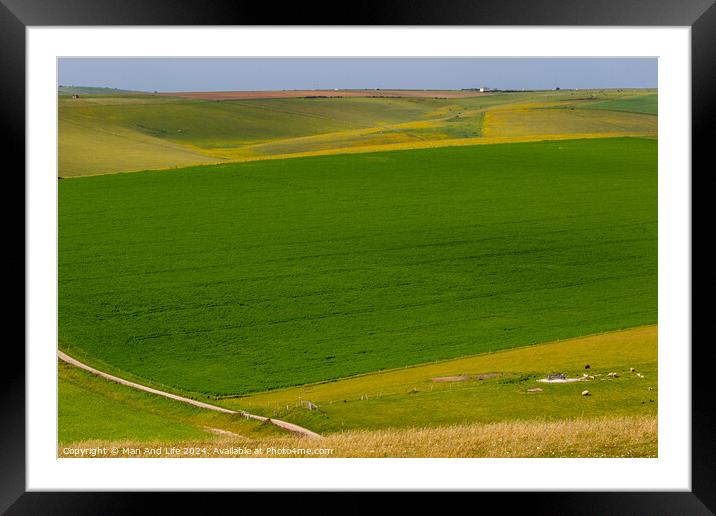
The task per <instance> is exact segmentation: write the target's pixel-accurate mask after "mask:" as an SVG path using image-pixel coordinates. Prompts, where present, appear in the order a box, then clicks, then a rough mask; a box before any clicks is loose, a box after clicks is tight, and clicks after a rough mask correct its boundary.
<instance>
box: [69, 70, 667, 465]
mask: <svg viewBox="0 0 716 516" xmlns="http://www.w3.org/2000/svg"><path fill="white" fill-rule="evenodd" d="M57 70H58V73H57V131H58V135H57V136H58V161H57V196H58V197H57V198H58V228H57V231H58V249H57V263H58V270H57V273H58V314H57V317H58V320H57V325H58V342H57V375H58V376H57V392H58V396H57V456H58V457H60V458H67V459H69V458H126V457H141V458H155V457H156V458H177V459H180V458H184V459H189V458H324V459H326V458H341V457H347V458H356V459H358V458H515V457H522V458H567V457H569V458H601V457H618V458H642V457H657V456H658V428H657V420H658V401H659V399H658V325H657V322H658V311H657V307H658V282H657V279H658V267H657V264H658V255H657V243H658V240H657V235H658V209H657V208H658V202H657V201H658V195H657V194H658V159H657V158H658V84H657V77H658V61H657V59H655V58H623V57H620V58H608V57H603V58H486V57H479V58H478V57H475V58H451V57H444V58H427V57H426V58H398V57H393V58H378V57H376V58H368V57H366V58H348V57H346V58H320V57H315V58H314V57H302V58H245V57H243V58H238V57H237V58H208V57H207V58H81V57H72V58H70V57H67V58H60V59H58V61H57ZM665 91H666V90H665Z"/></svg>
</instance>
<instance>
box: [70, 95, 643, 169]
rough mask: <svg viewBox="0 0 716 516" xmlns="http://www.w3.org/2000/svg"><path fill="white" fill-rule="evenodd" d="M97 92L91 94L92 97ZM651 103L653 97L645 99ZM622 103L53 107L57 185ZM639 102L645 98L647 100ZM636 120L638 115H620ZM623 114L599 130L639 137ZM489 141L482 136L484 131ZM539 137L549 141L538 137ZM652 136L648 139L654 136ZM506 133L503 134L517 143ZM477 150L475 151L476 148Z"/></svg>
mask: <svg viewBox="0 0 716 516" xmlns="http://www.w3.org/2000/svg"><path fill="white" fill-rule="evenodd" d="M101 91H103V90H101V89H98V90H97V92H101ZM651 92H652V93H651V96H652V97H653V98H654V99H655V98H656V94H655V93H653V90H651ZM577 94H578V95H580V96H584V95H587V96H588V98H590V99H592V100H589V101H584V102H581V101H580V102H578V103H579V105H582V104H584V105H588V104H594V105H595V106H596V105H598V104H600V103H607V104H609V103H612V104H609V105H615V106H617V107H615V108H614V109H617V108H618V104H619V103H620V102H623V103H625V105H627V107H628V106H631V104H629V103H630V102H632V103H633V102H639V100H638V99H640V98H642V97H640V95H644V94H645V92H643V91H636V90H629V91H625V92H614V91H608V92H602V93H599V92H596V91H595V92H557V91H543V92H524V93H498V94H492V95H489V96H483V97H471V98H459V99H433V98H312V99H308V98H290V99H254V100H230V101H229V100H227V101H209V100H198V99H187V98H179V97H171V96H162V95H152V94H145V93H139V92H135V93H122V92H114V93H113V94H107V95H100V94H82V95H81V97H80V98H79V99H71V98H68V97H67V96H66V95H61V96H60V97H59V99H58V124H59V163H58V175H59V176H60V177H75V176H85V175H96V174H106V173H116V172H123V171H137V170H147V169H158V168H174V167H182V166H190V165H196V164H208V163H217V162H222V161H241V160H250V159H255V158H271V157H275V156H282V155H287V154H302V153H303V154H305V153H316V152H330V153H342V152H345V151H346V150H349V151H350V150H361V149H363V150H369V151H371V150H379V149H376V148H375V147H377V146H385V145H399V146H403V147H405V148H414V147H420V146H426V145H429V144H430V143H431V142H440V143H442V144H444V143H445V142H449V141H450V140H459V139H464V138H479V137H481V136H484V134H483V129H485V128H484V127H483V122H484V113H485V112H486V111H487V112H489V111H490V110H492V109H496V108H500V107H501V106H505V105H510V104H515V105H521V106H523V107H524V106H527V108H526V110H527V111H529V110H534V108H539V106H540V105H542V104H545V103H546V104H550V105H553V104H555V103H560V104H564V105H565V106H566V105H572V104H574V102H576V100H575V99H577V98H581V97H577V96H575V95H577ZM646 95H647V96H649V94H648V91H647V92H646ZM609 109H611V108H609ZM629 110H635V111H638V110H639V108H638V107H632V108H629V109H626V111H629ZM633 115H634V120H631V119H630V117H629V113H622V114H621V118H620V120H619V123H618V124H617V125H616V126H615V125H613V124H612V125H610V124H606V125H605V124H601V125H598V128H600V130H603V131H604V132H605V134H604V136H608V135H609V134H608V133H609V132H614V131H615V130H621V131H624V130H630V131H632V134H638V135H644V133H645V127H644V124H643V123H642V122H640V121H639V119H638V116H637V113H634V114H633ZM528 125H529V126H530V127H528V128H527V129H525V128H520V129H519V130H518V131H517V132H516V136H521V135H524V134H527V135H534V134H549V133H563V132H578V133H580V132H581V133H593V132H595V131H594V124H593V123H588V122H586V123H585V121H584V120H581V119H579V118H575V117H574V116H571V117H570V116H568V117H567V118H566V119H558V120H556V121H553V123H551V124H550V125H549V127H545V128H544V130H543V129H542V128H541V124H540V123H539V121H537V122H536V123H530V124H528ZM486 129H487V130H488V132H489V130H490V127H487V128H486ZM545 130H546V131H547V133H545ZM652 132H653V131H652ZM512 133H514V131H513V132H511V133H510V134H511V135H513V136H515V134H512ZM476 143H477V142H476Z"/></svg>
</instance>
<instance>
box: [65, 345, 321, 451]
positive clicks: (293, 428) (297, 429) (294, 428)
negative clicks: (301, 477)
mask: <svg viewBox="0 0 716 516" xmlns="http://www.w3.org/2000/svg"><path fill="white" fill-rule="evenodd" d="M57 357H58V358H59V359H60V360H62V361H63V362H67V363H68V364H71V365H73V366H75V367H79V368H80V369H84V370H85V371H88V372H90V373H92V374H94V375H96V376H101V377H102V378H104V379H106V380H109V381H111V382H115V383H119V384H121V385H126V386H127V387H131V388H133V389H138V390H140V391H144V392H149V393H151V394H156V395H158V396H164V397H165V398H170V399H172V400H176V401H181V402H182V403H188V404H189V405H194V406H195V407H199V408H203V409H207V410H214V411H216V412H223V413H225V414H240V415H242V416H244V417H245V418H246V419H255V420H257V421H267V422H268V423H270V424H272V425H275V426H277V427H279V428H283V429H284V430H288V431H289V432H293V433H295V434H299V435H303V436H305V437H312V438H320V437H321V435H320V434H317V433H316V432H312V431H311V430H309V429H308V428H303V427H302V426H298V425H294V424H293V423H289V422H288V421H281V420H280V419H272V418H268V417H264V416H257V415H256V414H249V413H248V412H243V411H236V410H231V409H227V408H224V407H218V406H216V405H211V404H209V403H204V402H202V401H197V400H193V399H191V398H185V397H184V396H179V395H177V394H172V393H170V392H165V391H160V390H159V389H154V388H152V387H148V386H146V385H142V384H139V383H135V382H130V381H129V380H125V379H123V378H120V377H118V376H114V375H111V374H109V373H105V372H103V371H100V370H99V369H95V368H94V367H91V366H88V365H87V364H85V363H83V362H80V361H79V360H77V359H76V358H73V357H71V356H69V355H68V354H67V353H64V352H63V351H60V350H57Z"/></svg>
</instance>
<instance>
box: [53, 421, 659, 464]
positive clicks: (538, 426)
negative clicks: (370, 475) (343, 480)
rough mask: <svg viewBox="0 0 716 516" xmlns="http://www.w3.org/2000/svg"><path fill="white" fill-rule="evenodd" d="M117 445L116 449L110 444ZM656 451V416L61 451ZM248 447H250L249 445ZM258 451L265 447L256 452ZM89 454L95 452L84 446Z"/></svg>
mask: <svg viewBox="0 0 716 516" xmlns="http://www.w3.org/2000/svg"><path fill="white" fill-rule="evenodd" d="M113 449H114V450H116V452H115V453H116V454H115V453H113V452H112V450H113ZM82 450H94V451H95V452H97V451H98V450H103V452H99V454H97V455H96V456H98V457H105V458H106V457H132V456H137V457H204V458H207V457H249V458H259V457H269V458H270V457H278V458H286V457H323V458H326V457H560V458H561V457H656V456H657V454H658V446H657V418H656V416H637V417H616V418H614V417H606V418H596V419H577V420H563V421H551V422H540V421H513V422H501V423H490V424H464V425H452V426H446V427H437V428H415V429H412V428H411V429H385V430H373V431H367V430H360V431H346V432H338V433H335V434H330V435H328V436H326V437H324V438H323V439H318V440H316V439H308V438H304V437H293V436H287V437H283V438H261V439H247V438H242V437H227V436H220V437H216V438H215V439H213V440H207V441H206V442H201V443H177V444H176V445H174V446H171V445H168V444H167V443H162V444H157V445H156V446H153V445H151V444H147V443H132V442H126V441H123V442H109V441H84V442H77V443H72V445H67V444H64V445H63V444H60V446H59V447H58V456H59V457H79V456H81V455H80V453H81V452H82ZM247 450H250V453H248V452H247ZM256 450H261V452H260V453H257V452H256ZM83 456H85V457H88V456H92V455H89V454H88V453H85V454H84V455H83Z"/></svg>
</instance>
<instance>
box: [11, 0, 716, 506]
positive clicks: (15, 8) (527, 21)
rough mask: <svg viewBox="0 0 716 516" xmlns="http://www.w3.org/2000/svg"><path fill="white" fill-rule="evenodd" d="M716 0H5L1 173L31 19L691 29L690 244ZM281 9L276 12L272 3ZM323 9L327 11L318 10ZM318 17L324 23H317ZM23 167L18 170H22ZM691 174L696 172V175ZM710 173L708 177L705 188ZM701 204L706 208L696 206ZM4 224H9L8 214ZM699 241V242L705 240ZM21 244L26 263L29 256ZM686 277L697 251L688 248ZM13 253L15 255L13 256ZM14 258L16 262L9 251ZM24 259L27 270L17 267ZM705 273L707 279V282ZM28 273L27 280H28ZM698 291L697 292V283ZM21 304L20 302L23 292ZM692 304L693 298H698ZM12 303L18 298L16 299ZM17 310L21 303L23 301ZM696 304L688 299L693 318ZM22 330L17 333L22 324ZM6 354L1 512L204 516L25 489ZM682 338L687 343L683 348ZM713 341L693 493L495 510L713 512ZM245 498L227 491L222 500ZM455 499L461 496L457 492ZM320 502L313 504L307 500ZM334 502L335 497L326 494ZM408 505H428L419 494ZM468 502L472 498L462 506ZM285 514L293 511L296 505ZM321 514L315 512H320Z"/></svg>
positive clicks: (714, 50)
mask: <svg viewBox="0 0 716 516" xmlns="http://www.w3.org/2000/svg"><path fill="white" fill-rule="evenodd" d="M713 4H714V0H531V1H521V0H503V1H501V2H499V3H498V2H494V3H491V2H476V1H471V0H452V1H449V2H438V1H432V2H430V1H428V0H392V1H387V0H386V1H384V2H379V1H364V2H361V3H358V4H351V5H352V7H350V8H349V7H347V6H342V5H339V6H338V7H337V6H336V4H335V3H333V4H329V3H328V2H310V3H283V4H269V3H256V2H247V1H241V0H239V1H231V0H215V1H213V2H208V1H201V0H188V1H187V0H184V1H179V0H124V1H122V2H116V1H111V0H0V112H1V113H2V124H0V127H1V130H2V132H3V138H2V140H0V141H2V142H3V144H4V148H5V157H6V160H5V161H6V163H7V157H8V156H12V157H13V158H15V163H16V164H15V166H14V167H8V168H6V169H5V174H6V177H5V179H6V180H7V179H8V178H7V175H13V174H14V175H15V179H18V180H19V182H20V184H19V185H17V186H16V189H15V190H14V193H13V194H10V195H15V196H19V194H18V193H17V192H23V199H24V191H25V190H24V180H20V177H21V176H20V175H19V174H18V172H17V171H18V170H20V169H22V170H24V164H25V140H24V134H25V109H26V108H25V29H26V27H28V26H83V25H110V26H111V25H158V26H166V25H273V26H275V25H335V26H343V25H428V26H430V25H448V26H453V25H454V26H458V25H512V26H515V25H517V26H520V25H522V26H524V25H529V26H539V25H548V26H555V25H563V26H566V25H574V26H605V25H606V26H688V27H691V38H692V40H691V45H692V46H691V51H692V55H691V58H692V63H691V72H692V171H691V180H692V182H691V184H692V199H693V200H692V221H693V224H694V225H693V228H692V241H694V243H695V244H696V243H698V242H696V241H695V239H694V238H693V236H694V235H695V234H696V230H697V229H698V227H701V226H702V225H704V226H705V224H706V223H705V222H703V221H704V220H707V217H706V215H707V214H708V212H707V211H706V209H705V208H703V206H705V204H704V203H699V204H698V206H701V208H698V209H697V203H696V202H695V201H696V197H698V195H708V192H709V191H710V189H709V188H708V186H709V184H711V185H713V183H714V180H713V179H712V178H713V174H708V170H711V169H712V165H711V161H712V160H711V159H710V152H711V147H712V146H713V144H712V142H711V141H710V138H709V136H710V135H709V134H708V131H707V129H708V127H709V125H711V124H713V122H714V121H716V109H715V106H716V94H715V93H714V92H716V6H714V5H713ZM279 5H280V7H278V6H279ZM321 13H326V14H325V18H323V19H321V18H318V16H320V15H321ZM319 20H320V21H319ZM20 167H22V168H20ZM697 170H698V173H696V171H697ZM706 178H709V179H708V180H709V182H710V183H706V181H707V179H706ZM699 210H701V211H699ZM6 220H7V221H10V220H14V219H10V218H6ZM703 245H705V244H703ZM24 249H25V247H24V245H23V253H22V255H23V260H22V261H23V264H24V263H25V260H26V259H27V258H28V257H27V256H25V252H24ZM691 252H692V274H693V256H694V254H693V252H694V246H693V245H692V249H691ZM17 254H18V253H17V252H16V251H15V252H13V255H14V256H16V255H17ZM16 259H17V258H16ZM23 266H24V265H23ZM699 273H700V276H699V278H700V281H699V286H700V289H702V290H704V291H705V290H706V287H707V286H710V285H711V284H712V281H710V280H711V279H712V274H713V273H711V272H709V268H707V267H703V268H699ZM702 278H705V280H706V281H704V280H703V279H702ZM26 279H27V278H26ZM692 298H693V290H692ZM22 299H23V300H24V299H25V295H24V293H23V297H22ZM694 301H695V298H694ZM14 302H17V303H18V304H19V302H18V301H17V300H16V299H15V300H14ZM22 306H23V310H24V303H23V304H22ZM697 310H698V307H697V306H696V305H695V303H694V302H693V301H692V332H693V329H695V327H694V325H693V318H694V317H695V315H696V313H698V312H697ZM23 334H24V331H23ZM4 344H5V345H4V347H3V351H4V352H5V363H6V364H14V365H13V366H12V367H9V366H6V367H5V368H3V369H4V371H3V374H2V375H0V382H2V391H0V392H1V394H0V397H1V399H2V411H1V412H0V414H1V415H0V421H2V422H1V423H0V512H5V511H7V514H65V513H67V514H77V515H80V514H113V513H117V514H125V513H128V514H142V513H145V512H147V505H146V504H147V503H148V502H158V503H160V504H162V506H163V508H164V509H165V510H170V508H171V507H172V506H177V507H181V508H182V509H183V510H192V509H197V510H199V509H200V512H201V513H206V512H207V510H208V509H209V508H210V507H211V503H212V502H214V501H215V500H211V501H207V497H206V496H204V495H201V494H196V493H171V494H170V493H154V494H152V493H120V492H115V493H74V492H61V493H60V492H57V493H52V492H44V493H39V492H26V489H25V444H26V443H25V368H24V364H25V353H24V348H23V347H22V346H21V345H20V340H19V339H16V340H11V339H6V341H5V342H4ZM683 344H688V343H683ZM708 353H709V342H708V340H701V341H698V340H697V338H696V334H695V333H693V345H692V379H693V380H692V458H691V461H692V462H691V463H692V490H691V491H690V492H639V493H636V492H615V493H604V492H584V493H575V492H564V493H502V494H499V493H484V494H481V495H480V497H481V499H480V504H484V503H485V501H486V499H487V500H490V501H497V502H498V503H500V505H502V504H504V503H505V502H507V499H509V503H510V505H512V506H513V507H514V506H515V505H514V504H515V502H517V503H519V504H520V505H522V504H525V506H526V507H529V510H530V512H532V513H537V514H541V513H543V512H550V513H555V514H557V513H577V514H713V512H714V511H716V445H715V444H714V439H713V436H714V433H715V432H714V430H716V429H715V428H714V414H715V413H716V409H715V408H714V407H716V403H714V402H713V400H712V399H711V398H712V395H711V394H710V393H711V389H712V387H711V386H710V385H709V383H710V375H711V372H710V371H709V368H710V361H709V360H708ZM235 496H240V497H241V500H242V503H246V501H247V499H250V498H251V496H248V495H247V494H246V493H241V494H236V495H234V494H228V493H227V494H224V495H219V496H218V497H217V498H218V499H219V500H220V501H221V503H225V501H227V498H229V499H230V501H235V500H236V499H235V498H234V497H235ZM259 496H261V499H259V500H257V502H258V503H259V506H263V507H271V508H272V509H278V508H279V507H280V506H281V504H282V502H285V503H286V506H294V509H295V505H297V502H296V501H295V499H293V498H291V497H285V496H282V495H278V494H271V495H270V497H267V496H266V495H265V494H264V495H259ZM375 496H377V495H376V494H375V493H361V494H358V493H350V494H348V495H347V496H346V498H345V500H343V501H341V502H340V504H341V512H343V513H359V512H362V511H363V510H369V509H371V507H374V505H375V504H376V502H375ZM454 496H456V497H457V498H455V499H454V500H453V501H452V502H451V504H452V503H457V502H458V501H459V499H460V498H461V497H463V496H474V495H471V494H465V495H457V494H455V495H454ZM312 497H313V498H315V499H314V500H311V499H310V498H312ZM307 498H308V499H303V500H302V501H300V502H298V504H300V505H303V506H305V507H308V508H311V507H316V505H315V504H319V506H322V507H329V506H331V505H333V502H332V501H330V500H327V499H326V497H325V495H321V496H320V498H319V495H309V496H308V497H307ZM329 498H330V497H329ZM411 500H412V502H413V503H416V504H417V505H420V506H421V507H422V508H424V509H427V508H429V507H430V505H429V504H428V502H427V501H426V500H425V499H424V497H423V495H422V494H415V495H414V496H412V497H411ZM468 503H475V502H474V501H473V502H468ZM292 512H295V510H293V511H292ZM319 512H320V511H319Z"/></svg>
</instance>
